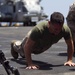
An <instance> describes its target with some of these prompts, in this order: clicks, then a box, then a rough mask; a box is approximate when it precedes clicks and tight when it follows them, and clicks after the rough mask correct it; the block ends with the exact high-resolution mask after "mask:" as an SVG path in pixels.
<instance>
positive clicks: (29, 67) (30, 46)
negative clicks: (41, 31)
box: [24, 38, 38, 69]
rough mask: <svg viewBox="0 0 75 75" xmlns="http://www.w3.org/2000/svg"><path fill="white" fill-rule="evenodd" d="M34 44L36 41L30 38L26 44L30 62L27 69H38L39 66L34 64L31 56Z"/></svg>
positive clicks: (28, 61)
mask: <svg viewBox="0 0 75 75" xmlns="http://www.w3.org/2000/svg"><path fill="white" fill-rule="evenodd" d="M34 44H35V42H34V41H33V40H31V39H30V38H28V39H27V41H26V43H25V46H24V52H25V57H26V61H27V64H28V66H27V68H26V69H38V66H37V65H35V64H33V62H32V58H31V51H32V50H33V47H34Z"/></svg>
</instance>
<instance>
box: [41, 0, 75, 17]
mask: <svg viewBox="0 0 75 75" xmlns="http://www.w3.org/2000/svg"><path fill="white" fill-rule="evenodd" d="M73 2H75V0H42V1H41V5H42V6H43V8H44V11H45V13H47V14H48V15H50V14H51V13H52V12H54V11H59V12H61V13H62V14H63V15H64V16H65V17H66V16H67V13H68V10H69V6H70V5H71V4H72V3H73Z"/></svg>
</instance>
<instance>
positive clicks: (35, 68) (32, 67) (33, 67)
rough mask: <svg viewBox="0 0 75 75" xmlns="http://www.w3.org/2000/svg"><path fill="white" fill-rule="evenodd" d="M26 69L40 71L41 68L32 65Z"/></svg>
mask: <svg viewBox="0 0 75 75" xmlns="http://www.w3.org/2000/svg"><path fill="white" fill-rule="evenodd" d="M26 69H34V70H37V69H39V66H38V65H35V64H32V65H29V66H27V67H26Z"/></svg>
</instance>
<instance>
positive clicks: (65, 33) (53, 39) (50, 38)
mask: <svg viewBox="0 0 75 75" xmlns="http://www.w3.org/2000/svg"><path fill="white" fill-rule="evenodd" d="M47 26H48V21H44V22H40V23H39V24H37V25H36V26H34V27H33V28H32V30H31V33H30V34H29V37H30V38H31V39H32V40H33V41H35V42H36V44H35V46H34V50H33V53H35V54H38V53H41V52H44V51H45V50H47V49H48V48H49V47H51V46H52V45H53V44H54V43H57V42H58V41H59V40H60V39H61V38H62V37H63V38H64V39H65V40H67V39H69V38H70V37H72V36H71V31H70V29H69V27H68V26H67V25H63V28H62V30H61V32H60V33H59V34H58V35H54V34H53V33H50V32H49V30H48V27H47Z"/></svg>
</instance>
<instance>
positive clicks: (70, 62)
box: [64, 61, 75, 66]
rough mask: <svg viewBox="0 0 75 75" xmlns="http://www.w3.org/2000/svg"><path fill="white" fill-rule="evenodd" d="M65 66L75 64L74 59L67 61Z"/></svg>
mask: <svg viewBox="0 0 75 75" xmlns="http://www.w3.org/2000/svg"><path fill="white" fill-rule="evenodd" d="M64 65H65V66H75V63H73V62H72V61H67V62H65V63H64Z"/></svg>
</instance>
